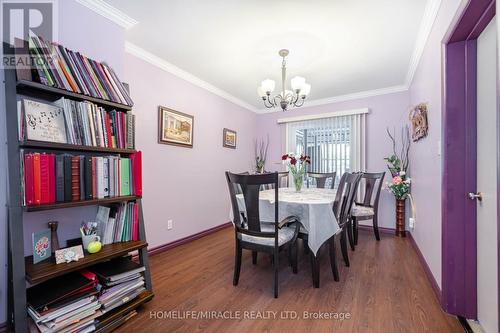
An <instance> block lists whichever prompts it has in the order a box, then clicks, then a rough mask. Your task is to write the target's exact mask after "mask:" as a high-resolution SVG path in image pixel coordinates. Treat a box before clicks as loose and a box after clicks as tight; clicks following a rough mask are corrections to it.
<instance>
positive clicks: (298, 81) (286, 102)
mask: <svg viewBox="0 0 500 333" xmlns="http://www.w3.org/2000/svg"><path fill="white" fill-rule="evenodd" d="M288 53H289V51H288V50H286V49H283V50H280V51H279V55H280V57H282V58H283V62H282V63H281V87H282V88H281V92H280V93H279V94H277V95H275V96H271V93H272V92H273V91H274V87H275V86H276V83H275V82H274V80H271V79H266V80H264V81H262V83H261V84H260V87H258V88H257V93H258V94H259V96H260V97H261V98H262V100H263V101H264V105H265V106H266V108H274V107H276V106H278V105H279V106H280V107H281V109H282V110H283V111H286V110H287V109H288V107H289V106H290V107H291V106H295V107H300V106H302V105H304V100H305V99H306V97H307V95H309V92H310V91H311V85H310V84H308V83H306V79H304V78H303V77H301V76H296V77H294V78H293V79H291V80H290V83H291V86H292V90H287V89H286V86H285V81H286V61H285V57H286V56H287V55H288Z"/></svg>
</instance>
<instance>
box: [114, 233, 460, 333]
mask: <svg viewBox="0 0 500 333" xmlns="http://www.w3.org/2000/svg"><path fill="white" fill-rule="evenodd" d="M381 238H382V239H381V241H380V242H377V241H375V237H374V236H373V233H371V232H367V231H364V230H360V233H359V243H358V247H357V248H356V251H355V252H350V253H349V254H350V259H351V267H345V266H344V264H343V261H342V259H341V256H340V253H338V256H339V258H338V263H339V269H340V282H334V281H333V276H332V272H331V270H330V263H329V258H328V251H327V250H328V249H327V248H324V249H322V253H321V256H320V258H321V264H320V265H321V266H320V267H321V273H320V274H321V275H320V276H321V280H320V283H321V285H320V288H319V289H313V287H312V279H311V265H310V261H309V260H308V259H309V258H308V256H306V255H304V253H303V251H302V250H300V251H299V273H298V274H297V275H294V274H292V272H291V267H289V266H288V261H287V257H286V253H282V255H281V257H280V263H279V265H280V278H279V280H280V284H279V286H280V290H279V292H280V294H279V298H278V299H274V298H273V289H272V286H273V283H272V269H271V263H270V260H269V258H268V257H267V256H264V255H261V254H259V258H258V263H257V265H256V266H254V265H252V260H251V259H252V256H251V253H250V252H249V251H244V252H243V260H242V267H241V275H240V281H239V285H238V286H237V287H234V286H233V285H232V279H233V262H234V253H233V251H234V235H233V230H232V228H227V229H224V230H221V231H219V232H217V233H215V234H212V235H209V236H207V237H204V238H202V239H199V240H196V241H194V242H192V243H189V244H186V245H182V246H180V247H177V248H175V249H172V250H170V251H168V252H165V253H161V254H158V255H156V256H153V257H152V258H151V269H152V277H153V288H154V292H155V294H156V295H155V297H154V298H153V300H152V301H151V302H149V303H147V304H145V305H144V306H143V307H142V308H141V309H140V311H138V312H139V314H138V315H137V316H135V317H133V318H132V319H130V320H129V321H128V322H127V323H126V324H125V325H123V326H122V327H121V328H120V329H119V330H118V332H201V331H203V332H398V333H399V332H440V333H443V332H463V329H462V327H461V326H460V324H459V322H458V320H457V319H456V318H455V317H452V316H449V315H447V314H446V313H444V312H443V311H442V310H441V308H440V305H439V303H438V300H437V298H436V297H435V295H434V293H433V291H432V288H431V285H430V283H429V282H428V280H427V278H426V276H425V273H424V269H423V267H422V266H421V264H420V262H419V260H418V257H417V254H416V253H415V251H414V249H413V248H412V246H411V244H410V242H409V240H408V239H401V238H395V237H393V236H392V235H388V234H381ZM349 251H350V250H349ZM339 252H340V251H339ZM170 311H173V312H170ZM188 311H194V312H188ZM198 311H219V312H217V313H215V314H213V315H215V316H222V315H224V314H225V315H226V316H232V317H233V319H231V318H230V319H203V318H201V319H192V318H189V319H186V318H185V317H186V316H187V315H188V314H189V315H191V314H199V312H198ZM224 311H227V312H224ZM237 311H240V312H239V313H238V312H237ZM245 311H246V312H245ZM258 311H260V312H258ZM285 311H290V312H285ZM293 311H295V312H293ZM304 311H307V312H310V313H332V312H336V313H345V314H349V316H350V318H349V319H344V320H341V319H334V318H330V319H328V318H327V319H305V318H304ZM169 314H170V316H171V318H170V319H169V318H167V316H168V315H169ZM205 314H207V313H206V312H205ZM259 314H260V315H262V316H264V315H268V317H269V318H257V319H250V318H248V317H249V316H250V315H254V316H258V315H259ZM273 314H276V317H277V318H276V319H272V318H273ZM286 314H289V315H292V314H296V315H297V317H298V318H297V319H282V318H280V316H285V315H286ZM173 316H177V318H174V317H173ZM245 316H246V318H245ZM234 317H236V318H234Z"/></svg>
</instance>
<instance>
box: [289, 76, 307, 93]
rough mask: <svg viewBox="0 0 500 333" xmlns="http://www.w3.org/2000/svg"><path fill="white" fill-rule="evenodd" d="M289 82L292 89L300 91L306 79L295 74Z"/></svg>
mask: <svg viewBox="0 0 500 333" xmlns="http://www.w3.org/2000/svg"><path fill="white" fill-rule="evenodd" d="M291 83H292V90H293V91H300V90H302V88H303V86H304V84H305V83H306V79H304V78H303V77H302V76H296V77H294V78H293V79H292V80H291Z"/></svg>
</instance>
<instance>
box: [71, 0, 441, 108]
mask: <svg viewBox="0 0 500 333" xmlns="http://www.w3.org/2000/svg"><path fill="white" fill-rule="evenodd" d="M76 1H77V2H79V3H80V4H82V5H84V6H86V7H87V8H89V9H91V10H93V11H95V12H96V13H98V14H100V15H102V16H104V17H106V18H108V19H110V20H112V21H113V22H115V23H117V24H119V25H120V26H122V27H124V28H125V29H130V28H131V27H132V26H134V25H135V24H137V23H138V21H136V20H134V19H133V18H131V17H129V16H127V15H126V14H124V13H123V12H121V11H120V10H118V9H116V8H114V7H113V6H111V5H109V4H107V3H106V2H104V1H103V0H76ZM440 6H441V0H428V1H427V4H426V6H425V9H424V14H423V17H422V21H421V23H420V27H419V31H418V34H417V39H416V42H415V48H414V50H413V53H412V55H411V58H410V63H409V66H408V72H407V73H406V77H405V80H404V83H403V84H401V85H396V86H391V87H385V88H380V89H374V90H367V91H361V92H356V93H352V94H346V95H339V96H333V97H328V98H323V99H316V100H308V101H307V104H306V106H304V107H303V108H307V107H312V106H318V105H325V104H331V103H338V102H345V101H349V100H355V99H361V98H366V97H374V96H379V95H385V94H392V93H397V92H402V91H407V90H408V89H409V88H410V86H411V83H412V81H413V77H414V75H415V72H416V70H417V68H418V64H419V62H420V59H421V57H422V54H423V52H424V49H425V45H426V44H427V40H428V39H429V36H430V33H431V30H432V26H433V25H434V22H435V20H436V17H437V14H438V11H439V8H440ZM125 50H126V52H128V53H130V54H132V55H134V56H136V57H138V58H140V59H142V60H144V61H146V62H148V63H150V64H152V65H154V66H156V67H158V68H160V69H162V70H164V71H166V72H169V73H171V74H173V75H175V76H177V77H179V78H181V79H183V80H185V81H188V82H190V83H192V84H194V85H196V86H198V87H200V88H203V89H205V90H208V91H209V92H211V93H213V94H215V95H217V96H219V97H222V98H224V99H226V100H228V101H230V102H232V103H234V104H236V105H239V106H241V107H243V108H245V109H247V110H250V111H253V112H256V113H260V114H267V113H272V112H279V111H281V110H279V108H276V109H257V108H256V107H254V106H253V105H251V104H249V103H247V102H245V101H243V100H241V99H239V98H237V97H235V96H233V95H231V94H230V93H228V92H226V91H224V90H222V89H220V88H217V87H216V86H214V85H212V84H210V83H208V82H206V81H204V80H202V79H201V78H199V77H197V76H195V75H193V74H191V73H189V72H187V71H185V70H183V69H180V68H179V67H177V66H175V65H173V64H171V63H169V62H168V61H166V60H164V59H162V58H160V57H158V56H156V55H154V54H152V53H150V52H148V51H146V50H144V49H142V48H140V47H139V46H137V45H135V44H132V43H130V42H125Z"/></svg>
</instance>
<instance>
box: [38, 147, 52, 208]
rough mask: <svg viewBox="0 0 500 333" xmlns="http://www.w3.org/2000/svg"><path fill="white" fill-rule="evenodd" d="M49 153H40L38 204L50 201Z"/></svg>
mask: <svg viewBox="0 0 500 333" xmlns="http://www.w3.org/2000/svg"><path fill="white" fill-rule="evenodd" d="M49 187H50V183H49V155H47V154H45V153H42V154H40V204H42V205H44V204H48V203H50V188H49Z"/></svg>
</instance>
